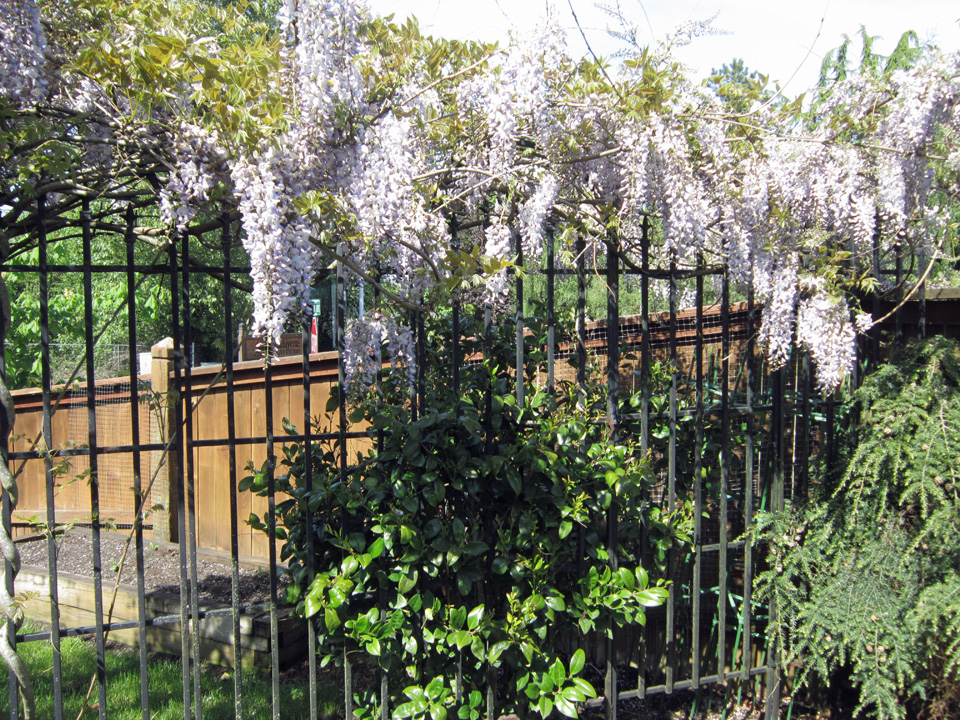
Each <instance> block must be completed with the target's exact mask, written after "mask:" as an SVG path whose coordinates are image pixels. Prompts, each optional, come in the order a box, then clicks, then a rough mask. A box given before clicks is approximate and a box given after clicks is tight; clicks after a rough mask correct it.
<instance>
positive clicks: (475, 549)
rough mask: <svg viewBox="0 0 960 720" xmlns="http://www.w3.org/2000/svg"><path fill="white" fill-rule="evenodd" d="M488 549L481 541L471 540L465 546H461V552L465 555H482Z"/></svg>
mask: <svg viewBox="0 0 960 720" xmlns="http://www.w3.org/2000/svg"><path fill="white" fill-rule="evenodd" d="M489 549H490V546H489V545H487V544H486V543H485V542H483V541H481V540H471V541H470V542H468V543H467V544H466V545H464V546H463V552H464V553H465V554H466V555H470V556H474V557H475V556H477V555H482V554H483V553H485V552H486V551H487V550H489Z"/></svg>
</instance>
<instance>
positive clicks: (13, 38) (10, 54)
mask: <svg viewBox="0 0 960 720" xmlns="http://www.w3.org/2000/svg"><path fill="white" fill-rule="evenodd" d="M46 49H47V41H46V36H45V33H44V31H43V26H42V25H41V24H40V11H39V10H38V9H37V5H36V3H35V2H34V0H7V1H6V2H4V3H3V4H2V5H0V97H5V98H6V99H7V100H10V101H12V102H13V103H15V104H21V105H33V104H35V103H37V102H40V101H41V100H43V99H44V98H45V97H46V96H47V94H48V92H49V88H48V86H49V82H48V80H47V77H46V70H45V68H46V65H47V61H46V57H45V51H46Z"/></svg>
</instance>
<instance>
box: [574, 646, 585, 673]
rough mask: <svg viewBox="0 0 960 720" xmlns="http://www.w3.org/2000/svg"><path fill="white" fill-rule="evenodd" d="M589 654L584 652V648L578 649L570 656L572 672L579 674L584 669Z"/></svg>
mask: <svg viewBox="0 0 960 720" xmlns="http://www.w3.org/2000/svg"><path fill="white" fill-rule="evenodd" d="M586 662H587V656H586V654H585V653H584V652H583V649H582V648H581V649H579V650H577V651H576V652H575V653H574V654H573V656H572V657H571V658H570V674H571V675H579V674H580V671H581V670H583V667H584V665H586Z"/></svg>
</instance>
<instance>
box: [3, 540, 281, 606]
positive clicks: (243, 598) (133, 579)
mask: <svg viewBox="0 0 960 720" xmlns="http://www.w3.org/2000/svg"><path fill="white" fill-rule="evenodd" d="M127 537H128V536H127V534H126V533H112V532H101V533H100V568H101V572H102V577H103V586H104V588H105V589H109V588H112V587H113V583H114V582H115V581H116V579H117V577H118V571H119V581H120V582H121V583H125V584H129V585H136V584H137V562H136V552H135V547H134V543H133V541H132V540H131V541H130V542H129V546H128V543H127ZM54 543H55V547H56V567H57V572H61V573H72V574H74V575H82V576H85V577H93V576H94V571H93V543H92V541H91V533H90V532H89V531H84V530H81V529H77V528H74V529H71V530H70V531H68V532H66V533H64V534H62V535H58V536H57V537H56V538H55V539H54ZM125 548H126V557H125V559H123V562H122V567H121V558H124V549H125ZM17 549H18V550H19V551H20V561H21V563H22V564H24V565H33V566H36V567H41V568H44V569H46V568H47V558H48V548H47V542H46V540H45V539H39V540H31V541H29V542H18V543H17ZM180 562H181V558H180V551H179V549H178V548H177V546H172V545H170V544H168V543H162V544H160V543H152V542H150V541H149V540H144V547H143V578H144V585H145V589H146V591H147V592H165V593H173V594H175V595H179V594H180V578H181V575H180ZM184 562H185V564H186V567H187V577H188V578H189V577H190V559H189V557H187V558H185V561H184ZM231 575H232V570H231V565H230V563H229V561H227V562H222V561H219V560H215V559H210V558H208V557H203V556H199V557H197V591H198V594H199V597H200V600H201V601H206V602H219V603H224V604H229V603H230V598H231V587H232V580H231ZM239 579H240V583H239V589H240V603H241V604H243V605H253V604H257V603H265V602H269V599H270V576H269V570H268V569H267V568H263V567H251V566H249V565H241V566H240V572H239Z"/></svg>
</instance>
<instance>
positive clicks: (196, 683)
mask: <svg viewBox="0 0 960 720" xmlns="http://www.w3.org/2000/svg"><path fill="white" fill-rule="evenodd" d="M180 255H181V259H182V261H183V268H182V270H181V274H182V275H181V283H180V291H181V294H182V298H183V299H182V301H181V303H182V306H183V344H184V348H185V350H186V351H187V355H185V362H184V366H183V380H184V385H183V403H184V407H185V408H186V410H187V415H186V417H185V418H184V420H185V422H186V427H185V428H184V430H185V432H186V436H187V441H186V453H187V474H186V483H187V497H186V501H187V550H188V552H189V554H190V558H189V560H190V610H191V613H190V616H191V617H190V634H191V636H192V641H191V649H192V650H193V694H194V715H195V716H196V718H197V720H202V719H203V702H202V700H203V691H202V688H201V686H200V677H201V676H200V593H199V591H198V589H197V493H196V477H197V473H196V467H195V464H196V457H195V455H194V447H193V441H194V439H195V438H194V427H193V411H194V407H193V321H192V318H191V317H190V313H191V309H190V236H189V235H188V234H187V233H184V234H183V236H182V237H181V250H180ZM180 542H183V538H181V540H180Z"/></svg>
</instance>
